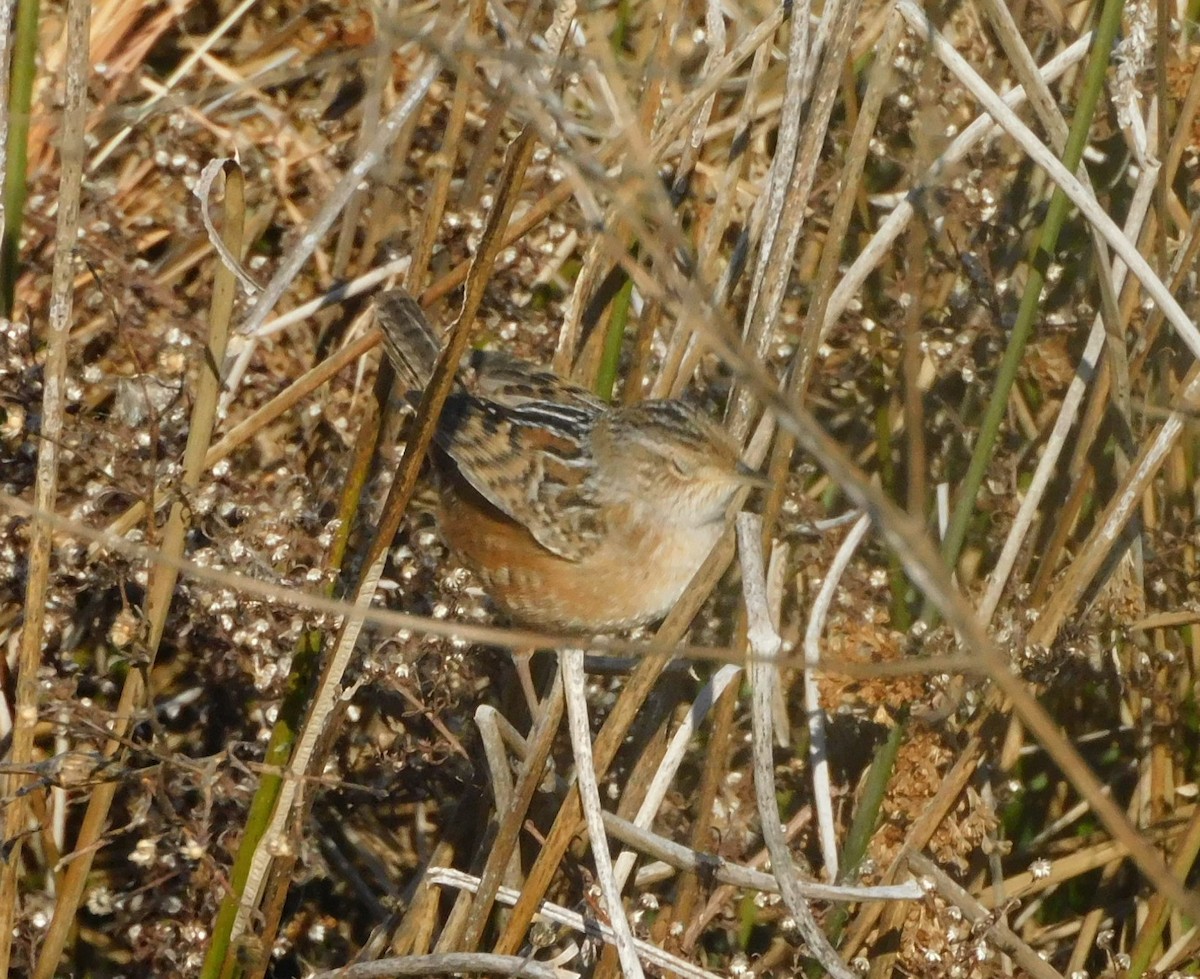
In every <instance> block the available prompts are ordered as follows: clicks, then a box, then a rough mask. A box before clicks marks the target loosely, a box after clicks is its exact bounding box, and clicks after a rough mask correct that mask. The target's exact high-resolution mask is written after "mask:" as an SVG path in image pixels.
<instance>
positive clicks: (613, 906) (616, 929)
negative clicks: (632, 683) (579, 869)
mask: <svg viewBox="0 0 1200 979" xmlns="http://www.w3.org/2000/svg"><path fill="white" fill-rule="evenodd" d="M561 657H562V684H563V693H564V694H565V695H566V700H567V729H568V730H569V731H570V733H571V750H572V752H573V754H574V755H575V779H576V782H577V785H578V787H579V802H580V804H581V806H582V808H583V816H584V820H585V821H586V822H587V829H588V839H589V840H590V841H591V845H592V860H593V862H594V863H595V865H596V880H597V882H598V883H599V884H600V893H601V894H602V895H603V897H604V905H605V909H606V910H607V911H608V920H609V921H610V922H612V930H613V942H614V944H615V945H616V946H617V958H618V959H619V960H620V962H621V972H622V973H623V974H624V975H626V976H630V977H632V979H641V977H642V976H643V975H644V973H643V972H642V963H641V962H640V961H639V960H638V953H637V945H636V944H635V943H634V940H633V929H632V928H630V927H629V919H628V918H626V917H625V906H624V904H622V902H621V888H620V887H619V886H617V881H616V878H615V877H614V876H613V867H612V857H611V856H610V855H609V852H608V834H607V833H605V832H604V816H603V814H602V813H603V810H602V809H601V807H600V786H599V785H598V784H597V782H596V766H595V762H594V761H593V760H592V732H591V728H590V726H589V725H588V713H587V691H586V689H585V687H586V684H585V678H584V673H583V650H582V649H564V650H563V651H562V654H561Z"/></svg>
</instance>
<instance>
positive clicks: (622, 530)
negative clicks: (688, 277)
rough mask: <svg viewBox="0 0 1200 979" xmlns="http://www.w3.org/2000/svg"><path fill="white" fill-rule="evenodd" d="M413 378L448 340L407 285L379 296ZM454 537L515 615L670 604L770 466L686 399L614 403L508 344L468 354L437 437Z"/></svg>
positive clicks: (631, 614) (608, 617)
mask: <svg viewBox="0 0 1200 979" xmlns="http://www.w3.org/2000/svg"><path fill="white" fill-rule="evenodd" d="M376 315H377V318H378V321H379V325H380V327H381V329H382V330H383V337H384V344H385V347H386V349H387V353H388V357H389V358H390V359H391V361H392V364H393V366H394V367H395V369H396V373H397V375H398V376H399V377H400V379H401V383H403V384H405V385H407V386H408V387H409V388H410V389H412V390H413V391H419V390H422V389H424V387H425V385H426V384H428V382H429V378H430V376H431V375H432V373H433V368H434V364H435V363H436V360H437V357H438V354H439V352H440V350H441V344H440V343H439V341H438V340H437V338H436V336H435V334H434V332H433V330H432V328H431V327H430V325H429V322H428V320H427V319H426V318H425V314H424V313H423V312H422V311H421V308H420V307H419V306H418V305H417V304H416V302H415V301H414V300H413V299H412V298H411V297H410V296H409V295H407V294H406V293H404V292H402V291H399V290H396V291H391V292H386V293H384V294H382V295H381V296H379V297H378V299H377V300H376ZM431 455H432V458H433V465H434V469H435V472H436V476H437V484H438V490H439V499H440V512H439V525H440V527H441V532H442V536H443V537H444V538H445V540H446V543H447V544H448V545H449V546H450V548H451V550H452V551H454V553H455V554H456V555H457V556H458V557H459V559H460V560H462V561H463V562H464V563H465V564H467V565H468V566H469V567H471V568H472V569H473V570H474V571H475V572H476V573H477V574H478V575H479V577H480V578H481V579H482V581H483V584H484V587H485V588H486V589H487V591H488V594H490V595H491V597H492V598H493V599H494V600H495V601H496V603H497V604H498V605H500V606H501V607H502V608H503V609H504V610H505V611H506V612H508V613H509V614H510V615H511V616H512V618H513V619H515V620H517V621H519V622H522V623H525V624H528V625H531V626H535V627H540V628H547V629H552V630H556V631H563V632H588V633H592V632H606V631H612V630H617V629H622V628H627V627H630V626H635V625H640V624H643V623H645V622H649V621H652V620H654V619H657V618H660V617H661V616H663V615H664V614H666V612H668V611H669V610H670V608H671V606H672V605H674V604H675V602H676V600H677V599H678V598H679V596H680V595H681V594H682V592H683V590H684V588H685V587H686V586H687V584H688V582H689V581H690V580H691V579H692V576H693V575H694V574H695V573H696V571H697V569H698V568H699V567H700V564H701V563H702V562H703V561H704V559H705V558H706V557H707V556H708V553H709V551H710V550H712V547H713V545H714V544H716V542H717V540H718V538H719V537H720V536H721V533H722V530H723V529H724V526H725V511H726V509H727V507H728V505H729V501H730V500H731V499H732V498H733V495H734V494H735V493H736V492H737V490H738V489H739V488H740V487H743V486H746V485H761V484H762V482H763V480H762V478H761V477H760V476H758V474H756V473H755V472H754V471H753V470H751V469H749V468H747V467H746V466H744V465H743V464H742V463H741V461H740V460H739V458H738V449H737V446H736V445H735V444H734V442H733V440H732V439H731V438H730V437H729V435H728V434H726V433H725V432H724V431H723V430H722V429H721V428H719V427H718V426H717V425H716V424H715V423H714V422H712V421H711V420H710V419H708V418H707V417H705V415H703V414H702V413H701V412H700V411H698V410H697V409H696V408H694V407H692V406H691V405H689V404H687V403H686V402H684V401H679V400H674V399H671V400H660V401H642V402H640V403H638V404H633V405H609V404H606V403H605V402H603V401H601V400H600V399H598V398H596V397H595V396H593V395H592V394H590V393H589V392H587V391H586V390H584V389H583V388H581V387H578V386H576V385H574V384H572V383H570V382H569V381H566V380H563V379H562V378H561V377H559V376H558V375H556V374H554V373H552V372H550V371H547V370H544V369H541V368H539V367H536V366H534V365H533V364H530V363H528V362H526V361H523V360H519V359H517V358H515V357H511V356H508V355H506V354H501V353H494V352H480V351H476V352H474V353H472V354H470V355H469V357H468V358H464V363H463V365H462V366H461V367H460V369H459V373H458V377H457V379H456V381H455V387H454V389H453V391H452V392H451V393H450V396H449V397H448V398H447V400H446V404H445V406H444V407H443V409H442V413H441V416H440V418H439V419H438V424H437V430H436V432H435V434H434V445H433V448H432V450H431Z"/></svg>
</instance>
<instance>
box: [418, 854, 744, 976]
mask: <svg viewBox="0 0 1200 979" xmlns="http://www.w3.org/2000/svg"><path fill="white" fill-rule="evenodd" d="M425 879H426V880H427V881H428V882H429V883H430V884H433V885H436V886H438V887H460V888H462V889H463V890H465V891H470V892H471V893H472V894H474V893H476V892H477V891H478V890H479V878H478V877H473V876H472V875H471V874H465V873H463V872H462V871H461V870H452V869H451V868H449V867H430V868H429V873H428V874H427V875H426V878H425ZM520 896H521V892H520V891H518V890H515V889H514V888H511V887H501V888H500V889H499V890H497V891H496V901H497V902H498V903H499V904H503V905H506V906H507V907H512V906H513V905H515V904H516V903H517V899H518V898H519V897H520ZM537 913H538V915H539V916H540V917H542V918H544V919H545V920H547V921H552V922H554V923H555V924H557V925H563V926H564V927H566V928H573V929H574V930H575V931H577V932H579V933H580V934H588V935H592V934H596V933H599V935H600V937H601V938H603V939H604V940H605V941H606V942H608V943H609V944H613V942H614V940H613V930H612V928H611V927H609V926H608V925H607V924H605V923H604V922H603V921H596V920H595V919H593V918H584V916H583V915H581V914H578V913H576V912H575V911H568V910H567V909H566V908H564V907H563V906H562V905H561V904H552V903H550V902H549V901H542V902H541V903H540V904H539V905H538V907H537ZM634 945H636V946H637V950H638V952H639V953H640V954H641V956H642V957H643V958H644V959H645V960H646V961H647V962H649V963H651V964H652V965H656V966H659V967H660V968H663V969H669V970H670V971H671V972H675V973H678V974H679V975H681V976H684V977H686V979H721V977H720V976H718V975H716V974H715V973H712V972H708V971H706V970H704V969H701V968H700V967H699V966H696V965H693V964H692V963H691V962H688V961H687V960H685V959H681V958H679V957H678V956H675V955H671V954H670V953H669V952H664V951H663V950H662V949H661V948H659V947H658V946H657V945H651V944H650V943H649V942H645V941H642V940H641V939H640V938H635V939H634Z"/></svg>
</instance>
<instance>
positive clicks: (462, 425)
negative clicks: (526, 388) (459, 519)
mask: <svg viewBox="0 0 1200 979" xmlns="http://www.w3.org/2000/svg"><path fill="white" fill-rule="evenodd" d="M549 376H550V377H551V378H553V377H554V375H549ZM554 379H555V380H556V381H557V380H558V379H557V378H554ZM559 383H561V382H559ZM588 397H589V400H588V401H586V402H584V403H583V404H582V405H577V404H563V403H559V402H557V401H555V402H547V401H536V400H525V401H521V400H520V399H513V400H514V401H515V402H516V403H511V404H506V403H502V402H500V401H495V400H491V399H489V398H483V397H478V396H476V395H474V394H470V393H467V392H465V391H460V392H455V393H454V394H452V395H451V397H450V398H449V399H448V400H447V402H446V405H445V407H444V408H443V409H442V415H441V418H440V420H439V422H438V430H437V434H436V435H435V441H436V443H437V445H438V448H439V449H441V451H442V452H443V453H444V454H445V455H446V456H447V457H449V460H450V461H451V462H452V463H453V464H454V465H455V467H456V468H457V469H458V472H459V473H460V474H461V475H462V477H463V478H464V479H465V480H466V481H467V482H468V483H469V484H470V485H471V486H472V487H473V488H474V489H475V490H476V492H478V493H479V494H480V495H481V496H483V498H484V499H486V500H487V501H488V502H489V503H490V504H492V505H493V506H494V507H496V508H497V509H498V510H500V511H501V512H502V513H504V514H506V515H507V516H508V517H510V518H512V519H513V520H515V521H516V522H517V523H519V524H521V525H522V526H523V527H525V528H526V529H527V530H528V531H529V532H530V533H531V534H532V535H533V537H534V539H535V540H536V541H537V542H538V543H539V544H541V545H542V546H543V547H544V548H546V549H547V550H548V551H551V552H552V553H554V554H557V555H558V556H559V557H562V558H565V559H567V560H569V561H579V560H582V559H583V558H584V557H586V556H587V555H588V554H590V553H591V552H592V551H593V550H594V549H595V547H596V545H597V544H598V543H599V540H600V537H601V533H602V530H603V527H602V523H601V514H600V508H599V506H598V504H597V501H596V499H595V492H594V485H595V484H594V480H593V479H592V475H593V472H594V460H593V456H592V452H591V446H590V438H591V431H592V426H593V425H594V423H595V419H596V416H597V414H598V413H599V410H600V409H599V407H597V405H598V404H599V402H597V403H596V404H592V403H591V400H590V396H588Z"/></svg>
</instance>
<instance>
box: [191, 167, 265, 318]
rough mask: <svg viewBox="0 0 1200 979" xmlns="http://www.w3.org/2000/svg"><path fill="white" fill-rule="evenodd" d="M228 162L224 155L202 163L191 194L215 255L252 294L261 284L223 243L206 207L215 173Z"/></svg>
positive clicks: (219, 171) (250, 294) (260, 288)
mask: <svg viewBox="0 0 1200 979" xmlns="http://www.w3.org/2000/svg"><path fill="white" fill-rule="evenodd" d="M228 162H230V160H229V158H228V157H224V156H220V157H217V158H216V159H214V160H209V161H208V163H206V164H205V165H204V169H203V170H201V171H200V179H198V180H197V181H196V186H195V188H194V189H193V190H192V194H193V195H194V196H195V198H196V199H197V200H198V201H199V202H200V218H201V220H203V221H204V230H205V231H207V232H208V243H209V244H210V245H212V246H213V249H214V250H215V251H216V253H217V257H218V258H220V259H221V262H222V263H223V264H224V266H225V267H226V268H227V269H229V271H230V272H232V273H233V275H234V278H236V279H237V280H238V282H240V283H241V284H242V288H243V289H244V290H245V291H246V295H247V296H253V295H255V294H257V293H259V292H261V291H262V286H260V285H259V284H258V283H257V282H255V281H254V280H253V279H252V278H251V277H250V273H249V272H247V271H246V270H245V269H244V268H242V263H241V262H240V261H239V260H238V257H237V256H236V255H235V254H233V252H231V251H230V250H229V246H228V245H227V244H225V239H224V238H222V237H221V232H219V231H218V230H217V227H216V225H215V224H213V219H212V213H211V212H210V211H209V208H208V197H209V193H210V192H211V191H212V185H213V181H214V180H216V179H217V174H219V173H221V172H222V171H223V170H224V169H225V164H226V163H228Z"/></svg>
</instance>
